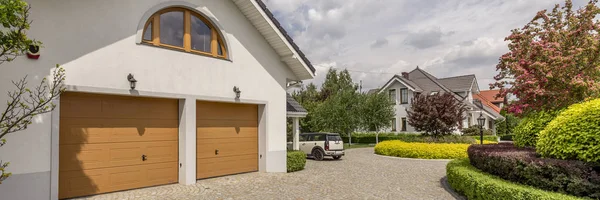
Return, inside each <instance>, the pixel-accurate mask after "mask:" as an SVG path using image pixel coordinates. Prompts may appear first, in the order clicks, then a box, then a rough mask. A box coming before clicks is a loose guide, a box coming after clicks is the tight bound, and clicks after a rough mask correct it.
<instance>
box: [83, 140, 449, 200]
mask: <svg viewBox="0 0 600 200" xmlns="http://www.w3.org/2000/svg"><path fill="white" fill-rule="evenodd" d="M447 162H448V161H442V160H412V159H401V158H391V157H384V156H378V155H375V154H373V148H360V149H349V150H347V151H346V156H345V157H342V159H341V160H326V161H314V160H307V163H306V169H304V170H303V171H299V172H294V173H289V174H286V173H247V174H239V175H233V176H224V177H219V178H212V179H205V180H199V181H198V182H197V183H196V184H195V185H192V186H184V185H179V184H172V185H165V186H158V187H151V188H143V189H137V190H130V191H125V192H116V193H110V194H104V195H97V196H93V197H91V198H90V199H144V200H145V199H161V200H162V199H261V200H263V199H454V198H453V196H452V195H451V194H450V193H448V192H447V191H446V190H445V189H444V188H443V187H442V184H441V181H440V180H441V179H442V177H444V176H445V171H446V169H445V166H446V163H447Z"/></svg>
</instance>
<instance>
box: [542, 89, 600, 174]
mask: <svg viewBox="0 0 600 200" xmlns="http://www.w3.org/2000/svg"><path fill="white" fill-rule="evenodd" d="M536 149H537V152H538V153H540V154H541V155H542V156H544V157H553V158H558V159H576V160H582V161H586V162H600V99H595V100H591V101H587V102H583V103H579V104H573V105H571V106H569V108H567V109H566V110H565V111H563V112H561V113H560V114H559V115H558V116H557V117H556V118H555V119H554V120H552V121H551V122H550V123H549V124H548V126H546V128H545V129H544V130H543V131H542V132H540V136H539V140H538V142H537V145H536Z"/></svg>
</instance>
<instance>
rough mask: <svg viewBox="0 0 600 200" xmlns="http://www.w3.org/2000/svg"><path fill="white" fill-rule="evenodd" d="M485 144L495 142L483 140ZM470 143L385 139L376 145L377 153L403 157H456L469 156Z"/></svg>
mask: <svg viewBox="0 0 600 200" xmlns="http://www.w3.org/2000/svg"><path fill="white" fill-rule="evenodd" d="M483 143H484V144H489V143H494V142H490V141H486V140H484V141H483ZM469 145H470V144H447V143H408V142H403V141H400V140H390V141H383V142H380V143H379V144H377V145H375V154H379V155H384V156H395V157H402V158H422V159H456V158H467V157H468V156H467V148H469Z"/></svg>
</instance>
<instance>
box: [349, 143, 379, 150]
mask: <svg viewBox="0 0 600 200" xmlns="http://www.w3.org/2000/svg"><path fill="white" fill-rule="evenodd" d="M374 146H375V144H352V145H348V144H344V149H354V148H365V147H374Z"/></svg>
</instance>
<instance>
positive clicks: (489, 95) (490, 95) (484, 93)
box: [479, 90, 504, 103]
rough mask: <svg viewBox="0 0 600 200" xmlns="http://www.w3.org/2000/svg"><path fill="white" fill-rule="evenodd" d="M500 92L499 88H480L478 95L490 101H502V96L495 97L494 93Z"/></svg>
mask: <svg viewBox="0 0 600 200" xmlns="http://www.w3.org/2000/svg"><path fill="white" fill-rule="evenodd" d="M499 92H500V90H482V91H479V95H481V96H483V97H485V98H486V99H488V101H490V102H492V103H502V102H504V98H503V97H501V98H497V99H496V95H497V94H498V93H499Z"/></svg>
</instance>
